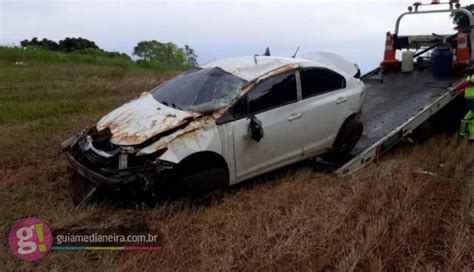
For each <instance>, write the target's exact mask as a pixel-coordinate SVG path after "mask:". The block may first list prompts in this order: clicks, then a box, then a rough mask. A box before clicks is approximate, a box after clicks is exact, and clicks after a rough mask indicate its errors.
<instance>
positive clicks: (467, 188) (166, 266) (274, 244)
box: [0, 48, 474, 271]
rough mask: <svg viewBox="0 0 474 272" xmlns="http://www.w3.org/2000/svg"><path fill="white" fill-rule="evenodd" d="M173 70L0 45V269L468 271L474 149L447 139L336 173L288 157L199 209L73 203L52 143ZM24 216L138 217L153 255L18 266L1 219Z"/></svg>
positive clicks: (115, 222) (72, 257)
mask: <svg viewBox="0 0 474 272" xmlns="http://www.w3.org/2000/svg"><path fill="white" fill-rule="evenodd" d="M18 61H21V62H24V65H15V62H18ZM155 68H156V67H155ZM175 73H176V72H175V71H165V70H164V69H152V68H144V67H140V66H138V65H136V64H133V63H126V62H124V61H123V60H110V59H109V60H107V59H102V60H101V59H100V58H91V57H89V56H80V55H68V56H66V55H62V54H56V53H50V52H22V51H21V50H18V49H15V50H13V49H5V48H0V135H1V137H0V199H1V202H0V203H1V204H0V233H1V236H2V239H1V242H2V245H1V246H0V263H1V265H0V270H2V271H9V270H13V269H14V268H19V269H23V270H30V269H35V270H38V269H40V270H41V271H43V270H48V271H61V270H84V271H89V270H98V269H103V268H108V269H106V270H113V269H120V270H124V271H128V270H137V271H138V270H156V269H159V270H165V271H169V270H178V269H179V270H192V271H197V270H251V271H253V270H275V269H290V268H293V269H301V270H321V269H325V270H327V269H330V270H343V271H345V270H387V269H389V270H412V269H415V270H423V271H427V270H443V271H446V270H452V271H461V270H472V269H473V253H472V252H474V246H473V241H474V240H473V237H472V236H473V232H474V229H473V226H474V224H473V213H472V199H471V197H472V183H473V166H474V147H473V145H472V144H469V143H468V142H467V141H465V140H462V139H459V138H458V137H456V136H455V135H437V136H436V137H434V138H433V139H431V140H429V141H428V142H425V143H422V144H419V145H416V146H403V147H399V148H397V149H396V150H394V151H393V152H392V153H391V154H389V155H387V156H386V157H385V158H384V159H383V160H382V161H381V162H379V163H378V164H376V165H372V166H370V167H368V168H367V169H364V170H363V171H360V172H358V173H356V174H354V175H352V176H349V177H345V178H337V177H334V176H331V175H328V174H324V173H318V172H315V171H313V170H312V169H311V168H310V167H309V166H307V165H305V164H302V165H301V166H295V167H290V168H287V169H284V170H282V171H279V172H277V173H274V174H272V175H267V176H265V177H263V178H260V179H258V180H257V182H252V183H248V184H246V185H244V186H240V187H239V188H234V189H231V190H227V191H225V192H224V193H223V195H222V198H220V199H218V200H215V201H213V202H211V203H207V204H206V205H197V204H193V203H190V202H187V201H175V202H172V203H168V204H166V205H164V206H161V207H158V208H155V209H149V210H134V209H130V208H127V207H123V206H121V205H118V204H104V205H99V206H94V207H85V208H75V207H73V205H72V203H71V201H70V197H69V187H68V183H67V181H68V176H69V173H68V171H67V170H66V165H67V164H66V162H65V160H64V158H62V157H61V156H59V155H58V154H57V149H56V147H57V145H58V144H59V143H60V142H61V140H63V139H65V138H66V137H67V136H68V135H71V134H72V133H74V132H77V131H79V130H81V129H83V128H85V127H87V126H89V125H91V124H93V123H94V122H96V121H97V120H98V119H99V118H100V116H102V115H103V114H105V113H107V112H108V111H110V110H111V109H113V108H115V107H116V106H118V105H120V104H122V103H123V102H124V101H126V100H128V99H130V98H132V97H135V96H137V95H139V94H140V93H141V92H143V91H147V90H149V89H150V88H151V87H153V86H155V85H157V84H158V83H159V82H160V81H162V80H164V79H165V78H168V77H170V76H172V75H173V74H175ZM415 170H428V171H433V172H435V173H437V174H439V175H442V176H445V177H449V178H448V179H439V178H433V177H422V176H415V175H413V171H415ZM26 216H35V217H39V218H42V219H44V220H45V221H46V222H47V223H48V224H49V225H50V227H52V228H72V227H77V226H84V227H89V228H118V227H122V226H131V225H135V224H146V225H148V226H149V227H151V228H157V229H159V230H160V231H161V232H163V233H164V235H165V239H166V244H165V245H164V247H163V250H162V251H160V252H153V253H152V252H128V253H124V252H51V253H50V254H49V255H48V256H46V257H45V258H44V259H42V260H40V261H37V262H35V263H33V264H30V263H26V262H22V261H20V260H17V259H15V258H14V257H13V256H12V255H11V253H10V252H9V251H8V248H7V247H6V246H7V241H6V234H7V232H8V231H9V228H10V227H11V226H12V224H13V223H14V222H15V220H17V219H20V218H23V217H26Z"/></svg>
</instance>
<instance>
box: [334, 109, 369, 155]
mask: <svg viewBox="0 0 474 272" xmlns="http://www.w3.org/2000/svg"><path fill="white" fill-rule="evenodd" d="M363 129H364V126H363V125H362V123H361V122H359V121H358V120H355V119H354V118H350V119H347V120H346V121H345V122H344V123H343V124H342V127H341V129H340V130H339V133H338V134H337V137H336V141H335V142H334V145H333V150H332V152H331V153H332V154H331V156H330V158H331V160H332V161H333V162H334V163H336V164H340V163H342V162H343V161H344V160H346V159H347V158H348V156H349V153H350V152H351V150H352V149H353V148H354V146H355V145H356V144H357V142H358V141H359V139H360V137H361V136H362V131H363Z"/></svg>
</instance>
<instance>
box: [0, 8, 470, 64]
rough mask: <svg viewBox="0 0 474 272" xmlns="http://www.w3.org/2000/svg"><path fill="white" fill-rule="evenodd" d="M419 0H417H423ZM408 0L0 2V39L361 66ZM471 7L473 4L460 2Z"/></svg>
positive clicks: (373, 59)
mask: <svg viewBox="0 0 474 272" xmlns="http://www.w3.org/2000/svg"><path fill="white" fill-rule="evenodd" d="M430 1H431V0H424V1H423V2H430ZM412 2H413V1H406V0H373V1H369V0H365V1H364V0H361V1H349V0H341V1H336V0H332V1H327V0H326V1H258V0H253V1H251V0H248V1H244V0H233V1H230V0H228V1H226V0H220V1H197V0H196V1H177V0H174V1H158V0H157V1H143V0H137V1H123V0H115V1H112V0H86V1H64V0H63V1H39V0H38V1H33V0H12V1H5V0H0V44H3V45H18V44H19V42H20V41H21V40H23V39H31V38H32V37H38V38H48V39H52V40H56V41H58V40H60V39H63V38H64V37H83V38H87V39H90V40H93V41H95V42H96V43H97V45H98V46H99V47H101V48H104V49H106V50H116V51H120V52H125V53H127V54H131V53H132V50H133V47H134V46H135V45H136V44H137V42H139V41H142V40H153V39H155V40H158V41H161V42H173V43H176V44H178V45H179V46H183V45H184V44H189V45H190V46H191V47H192V48H194V49H195V50H196V53H197V55H198V61H199V63H201V64H202V63H206V62H209V61H212V60H214V59H221V58H225V57H233V56H243V55H253V54H256V53H263V51H264V50H265V48H266V46H270V49H271V52H272V54H273V55H280V56H291V55H292V54H293V52H294V51H295V49H296V48H297V47H298V46H300V47H301V49H300V52H306V51H330V52H334V53H338V54H341V55H343V56H345V57H347V58H349V59H351V60H353V61H354V62H357V63H359V65H360V66H361V68H362V70H364V71H367V70H368V69H371V68H373V67H375V66H377V65H378V63H379V62H380V61H381V58H382V55H383V47H384V42H385V32H386V31H392V32H393V29H394V25H395V20H396V18H397V17H398V15H399V14H401V13H402V12H405V11H406V10H407V7H408V6H409V5H410V4H411V3H412ZM461 2H462V4H470V3H473V2H474V1H461ZM452 28H453V24H452V23H451V21H450V19H449V15H448V14H447V13H446V14H442V15H439V14H438V15H423V16H408V17H406V20H405V19H404V20H403V21H402V26H401V34H414V33H419V34H431V33H432V32H436V33H444V34H448V33H454V32H453V30H452Z"/></svg>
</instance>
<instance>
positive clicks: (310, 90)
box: [300, 69, 346, 99]
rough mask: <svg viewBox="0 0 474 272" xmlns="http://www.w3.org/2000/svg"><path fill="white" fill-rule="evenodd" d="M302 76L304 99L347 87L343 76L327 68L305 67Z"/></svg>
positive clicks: (301, 72)
mask: <svg viewBox="0 0 474 272" xmlns="http://www.w3.org/2000/svg"><path fill="white" fill-rule="evenodd" d="M300 77H301V92H302V95H303V99H304V98H307V97H311V96H314V95H318V94H322V93H325V92H329V91H333V90H339V89H342V88H345V87H346V80H345V78H344V77H343V76H341V75H340V74H338V73H336V72H333V71H331V70H327V69H303V70H301V71H300Z"/></svg>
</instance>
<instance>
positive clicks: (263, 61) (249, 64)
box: [201, 52, 357, 81]
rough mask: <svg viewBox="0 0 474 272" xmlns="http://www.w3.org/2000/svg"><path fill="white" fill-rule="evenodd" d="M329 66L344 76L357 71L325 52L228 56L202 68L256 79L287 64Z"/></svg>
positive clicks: (347, 63) (343, 60)
mask: <svg viewBox="0 0 474 272" xmlns="http://www.w3.org/2000/svg"><path fill="white" fill-rule="evenodd" d="M289 65H298V66H302V67H322V68H330V69H331V70H334V71H336V72H338V73H340V74H342V75H344V76H353V75H355V74H356V73H357V68H356V66H355V65H354V64H353V63H352V62H350V61H348V60H346V59H345V58H343V57H341V56H339V55H336V54H332V53H326V52H307V53H304V54H302V57H300V58H287V57H274V56H247V57H238V58H228V59H223V60H218V61H214V62H211V63H208V64H205V65H202V66H201V67H202V68H212V67H219V68H221V69H223V70H225V71H227V72H229V73H232V74H234V75H236V76H238V77H240V78H243V79H245V80H248V81H252V80H254V79H257V78H259V77H261V76H263V75H265V74H267V73H268V72H270V71H273V70H275V69H278V68H281V67H285V66H289Z"/></svg>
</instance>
